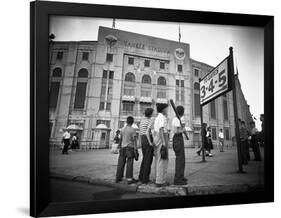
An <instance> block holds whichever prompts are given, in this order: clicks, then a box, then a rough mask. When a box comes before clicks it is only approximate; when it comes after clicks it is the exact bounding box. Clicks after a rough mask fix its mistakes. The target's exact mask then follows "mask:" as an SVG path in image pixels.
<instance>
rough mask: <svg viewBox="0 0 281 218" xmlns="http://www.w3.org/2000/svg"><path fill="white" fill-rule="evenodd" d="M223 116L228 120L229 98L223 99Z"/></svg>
mask: <svg viewBox="0 0 281 218" xmlns="http://www.w3.org/2000/svg"><path fill="white" fill-rule="evenodd" d="M222 102H223V118H224V120H228V107H227V100H223V101H222Z"/></svg>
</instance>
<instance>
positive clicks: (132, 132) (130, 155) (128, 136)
mask: <svg viewBox="0 0 281 218" xmlns="http://www.w3.org/2000/svg"><path fill="white" fill-rule="evenodd" d="M133 123H134V118H133V117H131V116H129V117H127V125H126V126H125V127H124V128H123V129H122V130H121V138H120V150H119V158H118V164H117V172H116V180H115V181H116V182H120V181H122V178H123V173H124V167H125V164H126V162H127V166H126V179H127V183H128V184H131V183H134V182H137V180H135V179H134V178H133V166H134V165H133V164H134V156H135V149H137V142H136V129H135V128H133V127H132V125H133Z"/></svg>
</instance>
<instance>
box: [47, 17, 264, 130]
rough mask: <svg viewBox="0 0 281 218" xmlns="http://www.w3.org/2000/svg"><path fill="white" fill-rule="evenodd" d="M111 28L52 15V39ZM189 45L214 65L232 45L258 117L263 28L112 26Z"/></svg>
mask: <svg viewBox="0 0 281 218" xmlns="http://www.w3.org/2000/svg"><path fill="white" fill-rule="evenodd" d="M99 26H105V27H112V19H104V18H92V17H89V18H88V17H67V16H52V17H51V18H50V33H53V34H55V37H56V38H55V41H83V40H87V41H95V40H97V37H98V27H99ZM179 26H180V32H181V42H183V43H188V44H190V56H191V58H193V59H195V60H198V61H201V62H205V63H207V64H210V65H212V66H217V65H218V64H219V63H220V62H221V61H222V60H223V59H224V58H225V57H227V56H228V54H229V47H230V46H232V47H233V53H234V64H235V68H237V69H238V72H239V80H240V82H241V86H242V91H243V93H244V95H245V98H246V100H247V102H248V104H249V105H250V110H251V113H252V114H253V115H254V116H255V117H256V118H257V127H258V128H259V129H260V122H259V115H260V114H261V113H263V112H264V34H263V29H262V28H256V27H242V26H229V25H212V24H211V25H210V24H193V23H180V24H179V23H175V22H159V21H139V20H137V21H136V20H125V19H116V23H115V28H116V29H120V30H125V31H129V32H135V33H140V34H145V35H150V36H155V37H160V38H164V39H169V40H175V41H178V39H179Z"/></svg>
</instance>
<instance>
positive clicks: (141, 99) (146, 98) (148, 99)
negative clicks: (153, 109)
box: [140, 97, 152, 103]
mask: <svg viewBox="0 0 281 218" xmlns="http://www.w3.org/2000/svg"><path fill="white" fill-rule="evenodd" d="M140 102H144V103H152V98H151V97H140Z"/></svg>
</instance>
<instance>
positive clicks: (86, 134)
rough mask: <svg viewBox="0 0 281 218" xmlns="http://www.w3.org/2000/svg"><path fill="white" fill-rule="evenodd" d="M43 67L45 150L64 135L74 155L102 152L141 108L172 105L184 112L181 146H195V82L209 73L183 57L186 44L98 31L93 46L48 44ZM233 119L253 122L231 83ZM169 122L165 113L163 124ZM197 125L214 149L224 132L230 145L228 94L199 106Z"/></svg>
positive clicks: (202, 65)
mask: <svg viewBox="0 0 281 218" xmlns="http://www.w3.org/2000/svg"><path fill="white" fill-rule="evenodd" d="M49 60H50V63H49V64H50V67H49V84H50V86H49V92H50V95H49V123H50V144H51V145H59V144H60V141H61V137H62V131H63V129H64V128H67V127H68V128H69V129H71V131H72V132H76V133H77V135H78V137H79V139H80V143H81V148H85V149H91V148H106V147H109V146H110V145H111V142H112V140H113V137H114V134H115V131H116V130H117V129H119V128H121V127H123V126H124V125H125V120H126V117H127V116H129V115H132V116H134V118H135V124H136V127H138V126H139V123H140V121H141V119H142V118H143V116H144V115H143V112H144V110H145V108H147V107H153V108H155V105H156V104H157V103H167V102H168V100H169V99H173V100H174V102H175V104H176V105H183V106H184V108H185V120H186V125H187V126H188V127H189V133H188V134H189V138H190V140H189V141H187V142H186V143H185V144H186V146H187V147H197V146H198V145H199V144H200V141H201V137H200V103H199V99H200V93H199V91H200V90H199V78H202V77H203V76H204V75H206V74H207V73H208V72H210V71H211V70H212V69H213V67H214V66H210V65H208V64H205V63H202V62H200V61H197V60H194V59H192V58H191V57H190V45H189V44H187V43H182V42H181V43H180V42H177V41H171V40H167V39H162V38H156V37H152V36H147V35H141V34H137V33H132V32H126V31H123V30H117V29H112V28H107V27H99V31H98V40H97V41H57V42H56V41H51V42H50V58H49ZM236 84H237V98H238V114H239V117H240V118H241V119H242V120H245V121H246V123H249V122H250V121H251V120H252V117H251V114H250V110H249V106H248V104H247V102H246V100H245V98H244V95H243V92H242V89H241V85H240V82H239V79H238V75H237V76H236ZM174 116H175V114H174V112H173V110H172V108H171V107H169V125H170V124H171V120H172V118H173V117H174ZM203 118H204V122H206V123H207V124H208V125H209V126H211V129H212V138H213V142H214V144H217V143H218V132H219V130H220V129H223V131H224V135H225V143H226V144H228V145H233V143H234V141H235V140H234V138H235V137H234V136H235V130H234V115H233V101H232V93H231V92H229V93H227V94H225V95H223V96H221V97H219V98H217V99H216V100H214V101H212V102H211V103H209V104H207V105H206V106H204V110H203Z"/></svg>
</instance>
